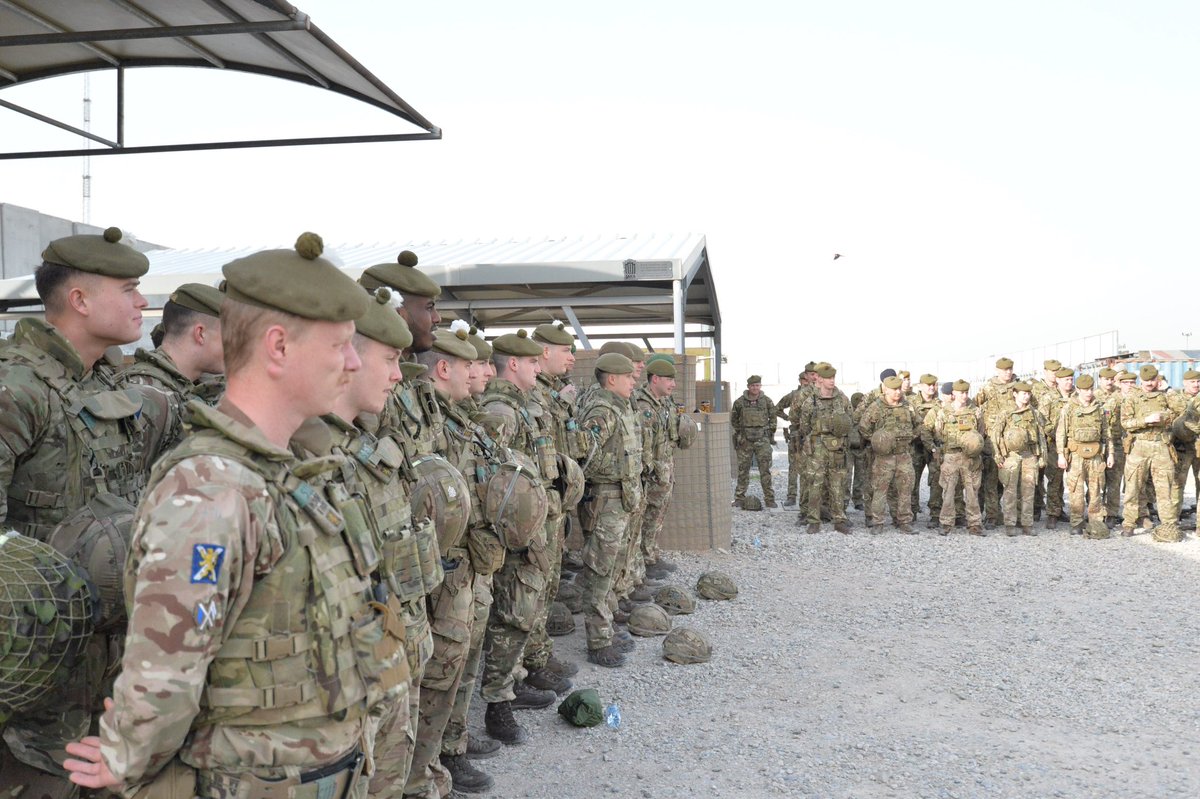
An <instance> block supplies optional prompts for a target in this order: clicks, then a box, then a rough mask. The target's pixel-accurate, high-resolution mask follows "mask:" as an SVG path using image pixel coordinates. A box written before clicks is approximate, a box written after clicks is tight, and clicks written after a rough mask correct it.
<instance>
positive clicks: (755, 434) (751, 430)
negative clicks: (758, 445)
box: [738, 427, 763, 441]
mask: <svg viewBox="0 0 1200 799" xmlns="http://www.w3.org/2000/svg"><path fill="white" fill-rule="evenodd" d="M738 434H739V435H741V437H742V438H744V439H746V440H747V441H759V440H761V439H762V437H763V430H762V428H761V427H743V428H742V429H741V430H739V431H738Z"/></svg>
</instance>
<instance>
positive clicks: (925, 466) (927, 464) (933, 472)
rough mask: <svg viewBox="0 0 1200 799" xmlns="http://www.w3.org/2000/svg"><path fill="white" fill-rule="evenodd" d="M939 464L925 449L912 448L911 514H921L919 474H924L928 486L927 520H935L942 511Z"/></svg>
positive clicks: (919, 447)
mask: <svg viewBox="0 0 1200 799" xmlns="http://www.w3.org/2000/svg"><path fill="white" fill-rule="evenodd" d="M940 471H941V464H939V463H938V460H937V458H935V457H934V456H933V455H931V454H930V453H929V450H927V449H925V447H921V446H918V447H913V489H912V509H913V513H914V514H917V513H920V512H921V474H922V473H925V483H926V485H928V486H929V502H928V503H927V505H926V507H927V508H928V509H929V518H931V519H936V518H937V517H938V513H939V512H940V511H941V509H942V478H941V474H940Z"/></svg>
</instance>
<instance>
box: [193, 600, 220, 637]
mask: <svg viewBox="0 0 1200 799" xmlns="http://www.w3.org/2000/svg"><path fill="white" fill-rule="evenodd" d="M220 620H221V608H220V607H219V606H218V605H217V600H215V599H210V600H209V601H207V602H200V603H199V604H197V605H196V629H198V630H211V629H212V628H213V627H214V626H215V625H216V623H217V622H218V621H220Z"/></svg>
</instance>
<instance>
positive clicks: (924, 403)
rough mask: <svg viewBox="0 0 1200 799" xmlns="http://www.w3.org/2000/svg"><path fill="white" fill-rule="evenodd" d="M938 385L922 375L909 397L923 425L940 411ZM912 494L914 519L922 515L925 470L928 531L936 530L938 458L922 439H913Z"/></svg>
mask: <svg viewBox="0 0 1200 799" xmlns="http://www.w3.org/2000/svg"><path fill="white" fill-rule="evenodd" d="M937 393H938V385H937V376H936V375H929V374H925V375H921V379H920V381H919V382H918V383H917V391H916V392H915V393H914V394H913V395H912V396H911V397H909V400H908V401H909V402H910V403H911V404H912V406H913V411H914V412H915V413H916V414H917V418H918V419H920V420H921V422H922V423H924V421H925V419H926V417H927V416H929V412H930V411H932V410H934V409H936V408H940V407H941V405H942V403H941V401H940V400H939V399H938V396H937ZM912 456H913V490H912V507H913V515H914V516H916V515H918V514H919V513H920V512H921V474H922V473H924V472H925V471H926V470H928V477H927V478H926V482H927V483H928V485H929V502H928V509H929V529H931V530H932V529H933V528H935V527H937V520H938V514H939V513H940V512H941V510H942V481H941V473H940V469H939V467H940V464H939V463H938V461H937V458H935V457H933V452H932V451H931V450H930V448H929V447H928V445H927V444H926V443H925V440H924V438H923V437H917V438H914V439H913V452H912Z"/></svg>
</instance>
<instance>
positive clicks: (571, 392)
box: [558, 383, 576, 400]
mask: <svg viewBox="0 0 1200 799" xmlns="http://www.w3.org/2000/svg"><path fill="white" fill-rule="evenodd" d="M575 389H576V386H575V384H574V383H567V384H566V385H565V386H563V388H562V391H560V392H558V395H559V396H560V397H564V398H566V399H568V400H571V399H574V398H575Z"/></svg>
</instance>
